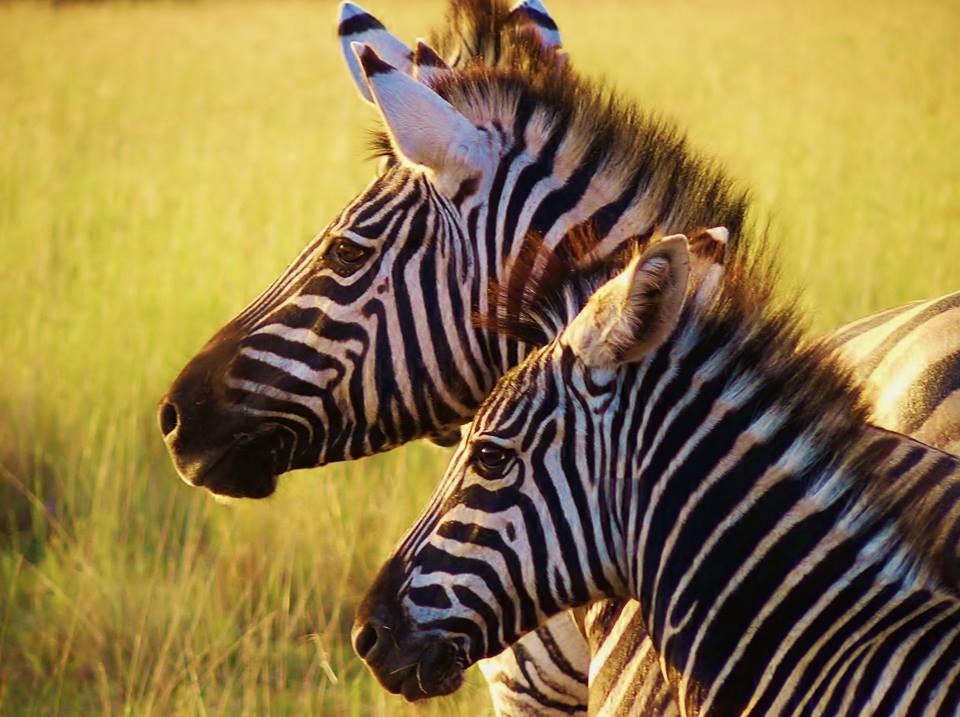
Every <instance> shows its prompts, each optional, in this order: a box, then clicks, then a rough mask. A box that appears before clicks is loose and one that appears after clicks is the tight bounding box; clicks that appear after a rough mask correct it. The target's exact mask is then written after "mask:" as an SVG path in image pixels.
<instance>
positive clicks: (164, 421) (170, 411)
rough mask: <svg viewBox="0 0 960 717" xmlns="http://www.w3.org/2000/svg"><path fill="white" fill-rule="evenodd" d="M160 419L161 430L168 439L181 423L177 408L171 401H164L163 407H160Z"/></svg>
mask: <svg viewBox="0 0 960 717" xmlns="http://www.w3.org/2000/svg"><path fill="white" fill-rule="evenodd" d="M159 419H160V430H161V431H162V432H163V437H164V438H166V437H167V436H169V435H170V434H171V433H173V432H174V431H175V430H176V429H177V424H178V423H179V422H180V421H179V416H178V415H177V407H176V406H174V405H173V404H172V403H170V402H169V401H164V402H163V405H162V406H160V414H159Z"/></svg>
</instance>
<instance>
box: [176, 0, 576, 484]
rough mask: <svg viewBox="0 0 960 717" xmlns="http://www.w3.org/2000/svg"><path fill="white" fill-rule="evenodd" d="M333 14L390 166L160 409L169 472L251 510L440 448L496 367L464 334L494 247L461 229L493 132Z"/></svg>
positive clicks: (346, 9)
mask: <svg viewBox="0 0 960 717" xmlns="http://www.w3.org/2000/svg"><path fill="white" fill-rule="evenodd" d="M539 7H540V6H539V4H538V3H536V2H529V1H528V2H525V3H522V4H521V5H519V6H518V7H517V8H516V9H515V10H514V11H513V12H512V13H511V17H512V18H513V19H512V20H511V21H512V22H514V24H516V25H518V26H520V27H521V28H522V27H527V26H531V25H532V26H533V27H534V29H535V31H536V32H538V33H540V36H542V37H543V38H546V37H547V36H546V35H543V33H542V32H541V30H540V29H537V28H538V27H539V26H538V25H537V23H536V22H535V20H536V19H537V18H533V19H531V17H533V16H530V17H528V15H529V13H527V14H523V12H526V11H530V12H534V13H535V11H537V8H539ZM521 11H523V12H521ZM341 12H342V17H341V26H340V35H341V40H342V42H343V46H344V50H345V52H346V54H347V59H348V67H349V68H350V70H351V72H352V73H353V75H354V78H355V79H356V80H357V82H358V86H359V87H360V88H361V93H362V94H363V95H364V97H365V98H367V99H368V100H369V101H371V102H372V103H373V104H374V105H375V106H376V108H377V110H378V111H379V112H380V114H381V117H382V119H383V121H384V125H385V128H386V134H387V139H388V140H389V144H390V148H391V149H390V156H389V158H388V161H387V163H386V164H387V166H386V168H385V170H384V171H383V173H382V174H381V175H380V176H378V177H377V178H376V179H375V180H374V181H373V183H372V184H371V185H370V186H369V187H368V188H367V190H366V191H364V192H363V193H362V194H360V196H358V197H357V199H356V200H354V201H353V202H352V203H351V204H350V205H349V206H348V207H347V208H346V209H345V210H344V211H343V212H342V213H341V215H340V216H339V217H337V218H336V219H335V220H334V221H333V222H332V223H331V224H330V226H328V227H327V229H325V230H324V231H323V232H322V233H321V234H320V235H319V236H318V237H317V238H316V239H315V240H314V241H313V242H312V243H311V244H310V246H308V247H307V248H306V249H305V250H304V251H303V252H302V253H301V255H300V256H299V257H298V258H297V259H296V260H295V261H294V262H293V264H292V265H291V266H290V267H289V268H288V269H287V271H286V272H285V273H284V274H283V275H282V276H281V277H280V278H279V279H277V281H276V282H274V284H273V285H272V286H271V287H270V288H268V289H267V291H265V292H264V293H263V294H262V295H261V296H260V297H259V298H258V299H257V300H256V301H254V302H253V303H252V304H251V305H250V306H249V307H248V308H247V309H245V310H244V311H243V312H242V313H241V314H240V315H239V316H237V317H236V318H235V319H233V320H232V321H231V322H230V323H229V324H228V325H227V326H225V327H224V328H223V329H221V330H220V331H219V332H218V333H217V334H216V335H215V336H214V337H213V339H211V341H210V342H209V343H208V344H207V346H205V347H204V349H203V350H202V351H201V352H200V354H199V355H197V356H196V357H195V358H194V359H193V360H192V361H190V363H189V364H188V365H187V366H186V367H185V368H184V369H183V371H182V372H181V373H180V375H179V376H178V377H177V379H176V380H175V381H174V384H173V386H172V387H171V389H170V390H169V392H168V394H167V396H166V397H165V398H164V399H163V400H162V401H161V404H160V411H159V420H160V426H161V429H162V432H163V434H164V438H165V441H166V443H167V446H168V449H169V450H170V453H171V457H172V458H173V462H174V465H175V466H176V468H177V470H178V472H179V473H180V475H181V477H182V478H183V479H184V480H185V481H187V482H188V483H190V484H192V485H202V486H204V487H206V488H208V489H209V490H211V491H212V492H214V493H218V494H223V495H231V496H240V497H251V498H261V497H265V496H267V495H270V494H271V493H272V492H273V490H274V489H275V487H276V481H277V476H278V475H280V474H281V473H284V472H286V471H289V470H292V469H296V468H305V467H311V466H316V465H322V464H325V463H330V462H333V461H341V460H349V459H353V458H358V457H361V456H366V455H370V454H372V453H376V452H379V451H385V450H389V449H390V448H393V447H395V446H399V445H401V444H403V443H405V442H407V441H410V440H413V439H415V438H420V437H436V438H438V440H440V439H441V438H442V439H444V440H449V437H450V436H451V435H454V436H455V435H457V434H456V429H457V426H459V425H460V424H462V423H464V422H465V421H467V420H469V418H470V417H471V415H472V414H473V412H474V410H475V409H476V407H477V406H478V405H479V403H480V401H481V400H482V399H483V397H484V396H485V395H486V393H487V391H488V390H489V389H490V388H491V387H492V385H493V382H494V380H495V378H496V376H497V375H498V373H499V372H500V371H501V370H502V364H504V363H505V357H504V356H502V354H501V349H500V342H499V340H494V342H493V343H494V344H495V345H494V346H490V345H488V341H489V338H488V337H487V336H485V335H484V334H483V333H482V332H480V331H479V330H477V329H475V328H473V326H472V324H471V321H470V315H471V311H472V310H473V309H475V308H477V303H478V301H481V302H482V296H481V294H482V291H481V288H480V287H485V286H486V282H487V281H488V280H489V279H491V278H496V277H495V274H496V273H497V272H498V271H499V261H500V257H499V255H498V254H496V252H497V250H498V247H495V246H494V247H490V246H484V247H482V248H481V247H479V246H478V243H477V242H476V241H475V240H468V237H469V236H471V232H470V231H469V229H468V228H469V226H470V222H471V217H472V220H473V221H474V222H475V221H476V217H477V215H478V212H480V211H481V210H482V205H483V197H485V196H486V194H487V192H488V191H489V184H490V181H491V179H492V176H493V174H494V172H495V170H496V167H497V164H498V160H499V158H500V156H501V155H502V153H503V151H504V147H505V144H506V143H507V141H508V140H507V137H506V133H504V132H503V131H501V130H499V129H498V128H497V127H496V126H495V123H493V122H492V121H491V122H490V123H488V125H489V126H488V125H484V124H482V123H477V124H474V123H473V122H471V121H469V120H468V119H467V118H466V117H465V116H464V115H463V114H461V113H460V112H458V111H457V110H455V109H454V108H453V107H452V106H451V105H450V104H449V103H447V102H446V101H445V100H444V99H443V98H441V97H440V95H438V94H437V93H436V92H434V91H433V90H432V89H430V88H429V87H428V86H427V84H425V83H434V82H437V81H440V80H441V79H442V76H443V74H444V73H449V72H451V70H450V69H449V68H448V67H447V66H446V65H445V64H444V63H443V61H442V60H441V59H440V58H439V56H438V55H437V54H436V53H435V52H434V51H433V50H431V49H430V48H429V47H428V46H427V45H425V44H424V43H422V42H421V43H419V44H418V45H417V48H416V51H415V52H413V51H410V50H408V49H407V48H406V46H405V45H403V44H402V43H401V42H399V40H397V39H396V38H394V37H393V36H392V35H390V34H389V33H387V32H386V31H385V30H384V29H383V26H382V25H380V24H379V23H378V22H377V21H376V20H375V19H374V18H372V17H371V16H369V15H367V14H366V13H364V12H363V11H362V10H360V9H359V8H357V7H356V6H355V5H352V4H350V3H344V5H343V6H342V8H341ZM514 16H516V17H514ZM538 17H539V16H538ZM546 19H547V20H548V19H549V18H546ZM540 22H541V23H542V22H545V20H544V19H543V18H540ZM554 31H555V28H554ZM554 34H555V32H554ZM549 39H550V42H553V43H556V42H558V40H557V38H554V37H553V36H550V38H549ZM356 40H361V41H363V43H366V42H367V41H369V43H370V44H363V43H358V42H356ZM541 42H542V43H543V44H544V45H546V40H545V39H541ZM374 45H375V46H376V47H377V48H378V49H379V51H380V52H382V53H383V56H384V57H387V58H390V59H392V60H393V61H394V62H396V63H398V65H399V69H398V68H397V67H394V66H393V65H391V64H389V63H388V62H387V61H386V60H385V59H383V57H381V55H380V54H378V52H377V51H376V50H374ZM548 47H549V48H551V51H553V50H554V49H555V44H554V45H548ZM464 59H468V58H464ZM474 229H476V226H474ZM474 233H475V232H474ZM491 249H492V250H493V254H490V253H487V254H486V255H485V256H482V252H484V251H487V252H489V250H491ZM514 360H515V358H514Z"/></svg>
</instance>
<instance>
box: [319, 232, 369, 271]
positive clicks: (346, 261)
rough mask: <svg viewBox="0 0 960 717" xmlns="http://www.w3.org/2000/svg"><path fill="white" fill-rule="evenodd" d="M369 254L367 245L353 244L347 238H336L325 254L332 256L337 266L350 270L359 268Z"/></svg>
mask: <svg viewBox="0 0 960 717" xmlns="http://www.w3.org/2000/svg"><path fill="white" fill-rule="evenodd" d="M369 254H370V250H369V249H368V248H367V247H364V246H360V245H359V244H355V243H353V242H352V241H350V240H349V239H337V240H335V241H334V242H333V244H332V245H331V247H330V251H329V252H328V254H327V255H328V256H332V258H333V259H334V261H335V262H336V264H338V265H339V267H337V268H340V269H342V270H343V271H346V272H351V271H354V270H356V269H357V268H359V267H360V265H361V264H362V263H363V260H364V259H366V258H367V256H368V255H369ZM341 273H342V272H341Z"/></svg>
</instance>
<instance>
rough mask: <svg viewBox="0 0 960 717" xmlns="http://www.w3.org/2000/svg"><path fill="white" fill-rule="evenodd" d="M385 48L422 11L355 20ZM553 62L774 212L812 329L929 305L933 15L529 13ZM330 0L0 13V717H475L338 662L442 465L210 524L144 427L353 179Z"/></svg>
mask: <svg viewBox="0 0 960 717" xmlns="http://www.w3.org/2000/svg"><path fill="white" fill-rule="evenodd" d="M369 5H370V9H371V10H374V11H375V12H378V13H379V14H380V15H381V16H382V17H383V18H384V19H385V20H387V21H388V22H389V23H390V24H391V26H392V27H394V28H395V29H397V31H398V32H399V33H400V34H401V35H402V36H404V37H406V38H409V39H413V38H414V37H416V36H417V35H423V34H425V33H426V27H427V25H428V24H429V23H430V22H433V21H434V19H436V18H438V17H439V14H440V12H441V6H440V3H438V2H426V1H423V2H405V3H403V4H402V5H401V4H398V3H387V2H380V3H377V2H375V1H374V0H369ZM550 6H551V10H553V11H554V13H555V15H556V17H557V18H558V21H559V23H560V25H561V28H562V30H563V31H564V37H565V40H566V43H567V46H568V49H569V50H570V52H571V56H572V57H573V58H574V62H576V63H577V64H578V65H579V66H580V67H581V68H583V69H585V70H587V71H589V72H591V73H594V74H598V75H601V74H602V75H603V76H606V77H608V78H609V79H610V80H611V81H612V82H614V83H615V84H616V85H617V86H618V87H619V88H620V89H621V90H622V91H623V92H624V93H626V94H628V95H630V96H633V97H635V98H638V99H639V100H641V101H642V102H643V103H644V104H645V105H647V106H648V107H651V108H656V109H659V110H661V111H662V112H663V113H665V114H666V115H668V116H671V117H674V118H676V119H677V120H678V121H680V122H681V123H682V124H683V125H684V126H687V127H689V128H690V133H691V140H692V142H693V143H694V144H695V145H696V146H698V147H701V148H708V149H709V151H710V154H712V155H714V156H717V157H720V158H721V159H722V160H723V161H724V162H725V163H726V164H727V165H728V167H729V169H730V171H731V172H732V173H733V174H734V175H735V176H737V177H739V178H741V179H743V180H744V182H745V183H746V184H748V185H749V186H750V187H752V188H753V190H754V193H755V196H756V197H757V203H758V206H759V207H760V214H761V215H764V216H765V215H767V214H772V216H773V221H774V226H775V227H776V230H777V231H776V234H777V236H779V237H780V238H781V241H782V245H783V256H784V267H785V272H784V273H785V275H786V277H787V279H788V281H789V282H790V283H791V284H794V285H802V286H804V287H805V305H806V306H807V307H808V309H809V311H810V314H811V321H812V324H813V326H814V328H815V329H816V330H824V329H826V328H829V327H831V326H834V325H837V324H839V323H841V322H842V321H844V320H849V319H852V318H854V317H856V316H859V315H862V314H864V313H866V312H868V311H870V310H874V309H879V308H881V307H883V306H889V305H893V304H897V303H901V302H904V301H907V300H911V299H916V298H922V297H928V296H933V295H936V294H939V293H943V292H945V291H948V290H954V289H957V288H960V238H958V229H960V179H958V176H960V163H958V159H960V157H958V153H957V147H960V123H958V122H957V121H956V118H957V117H958V116H960V96H958V93H960V89H958V88H960V84H958V83H957V81H956V80H957V71H956V68H957V67H960V44H958V43H956V37H957V31H958V29H960V11H958V9H957V8H956V6H949V5H947V4H943V3H935V2H920V3H911V4H909V5H907V4H905V3H895V2H886V3H882V4H877V3H866V2H853V3H844V4H843V6H842V8H841V6H840V5H839V4H836V3H831V2H828V0H812V1H809V2H799V1H796V2H793V1H791V2H778V3H750V2H746V1H741V2H736V3H733V4H730V3H725V4H721V5H716V4H710V3H707V2H705V1H703V2H694V1H689V2H686V1H685V2H672V3H654V2H649V3H632V2H611V3H591V4H590V5H589V8H590V9H589V11H588V10H586V9H584V8H585V7H586V6H584V5H583V4H582V3H581V4H577V3H574V2H573V1H572V0H567V1H566V2H560V1H558V0H551V2H550ZM334 16H335V8H334V5H333V4H332V3H319V2H312V3H307V2H290V3H286V2H284V3H252V2H251V3H246V2H244V3H209V4H188V3H163V2H158V3H145V4H142V5H138V4H119V3H118V4H113V3H104V4H83V5H67V6H62V7H59V8H53V7H47V6H43V5H39V4H4V5H0V53H2V54H0V57H3V61H2V62H0V259H2V261H0V336H2V337H3V341H2V344H0V346H2V350H0V377H2V379H3V383H2V384H0V466H2V468H0V533H2V537H0V713H2V714H37V715H49V714H66V715H74V714H96V713H101V712H102V713H104V714H130V715H147V714H156V715H167V714H185V715H193V714H209V715H235V714H247V715H261V714H297V715H301V714H303V715H310V714H316V715H320V714H324V715H326V714H334V715H341V714H343V715H368V714H375V715H380V714H391V713H397V714H399V713H406V712H408V711H413V712H415V713H422V714H449V713H451V712H456V711H457V710H459V713H460V714H464V715H473V714H477V713H478V712H483V711H485V710H487V707H486V705H487V702H486V699H487V698H486V695H485V692H484V690H483V688H482V686H481V685H480V681H479V676H478V675H474V676H473V681H472V682H471V683H470V684H469V686H468V687H467V688H466V689H465V690H464V692H463V693H461V695H459V696H458V697H457V698H456V699H451V700H448V701H446V702H444V703H441V704H440V705H433V706H426V707H422V706H421V707H414V708H410V707H407V706H405V705H404V704H403V703H402V702H400V701H399V700H397V699H395V698H392V697H389V696H387V695H385V693H383V692H382V691H381V690H380V689H379V688H377V687H376V685H375V684H374V683H373V680H372V678H370V677H369V676H368V675H367V674H366V673H365V671H364V670H363V669H362V667H361V666H360V664H359V662H358V661H357V660H356V659H355V658H354V657H353V655H352V651H351V649H350V647H349V642H348V630H349V624H350V620H351V618H352V615H353V610H354V606H355V604H356V600H357V599H358V598H359V596H360V595H361V594H362V592H363V590H364V587H365V586H366V584H367V582H368V581H369V580H370V578H371V576H372V574H373V572H374V571H375V569H376V567H377V566H378V564H379V561H380V560H381V559H382V557H383V556H384V555H385V554H386V553H387V551H388V550H389V548H390V546H391V545H392V544H393V543H394V541H395V540H396V539H397V538H398V537H399V536H400V534H401V533H402V531H403V529H404V528H405V527H406V525H407V523H408V522H409V520H410V519H411V518H412V516H413V515H414V513H415V512H416V510H417V509H418V507H419V505H420V504H421V502H422V501H423V500H425V498H426V495H427V493H428V491H429V489H430V486H431V485H432V482H433V481H434V480H435V479H436V478H437V477H438V475H439V473H440V471H441V470H442V467H443V464H444V462H445V454H444V453H443V452H442V451H440V450H438V449H433V448H431V447H428V446H426V445H419V444H418V445H414V446H410V447H408V448H406V449H404V450H401V451H397V452H395V453H392V454H389V455H386V456H381V457H379V458H375V459H371V460H366V461H362V462H359V463H356V464H351V465H345V466H332V467H329V468H327V469H324V470H320V471H312V472H309V473H306V474H302V475H301V474H298V475H295V476H293V477H291V478H288V479H286V480H285V481H284V482H283V484H282V489H281V490H280V492H279V494H278V495H277V496H276V497H275V498H273V499H271V500H269V501H267V502H264V503H255V504H253V503H251V504H236V505H233V506H229V507H223V506H219V505H215V504H213V502H212V501H210V500H209V499H208V498H207V497H206V496H204V495H202V494H201V493H199V492H197V491H191V490H190V489H188V488H187V487H186V486H184V485H183V484H182V483H180V481H179V480H178V479H177V478H176V476H175V474H174V472H173V470H172V468H171V466H170V464H169V461H168V460H167V458H166V456H165V455H164V452H163V448H162V446H161V444H160V441H159V436H158V432H157V430H156V428H155V424H154V418H153V409H154V405H155V403H156V401H157V400H158V399H159V397H160V395H161V394H162V393H163V391H164V389H165V387H166V385H167V384H168V382H169V381H170V379H171V378H172V376H173V375H174V374H175V373H176V371H177V370H178V368H179V367H180V366H181V365H182V364H183V363H184V362H185V361H186V359H187V358H189V356H190V355H191V354H192V352H193V351H195V350H196V349H197V348H198V347H199V346H200V345H201V344H202V343H203V342H204V340H205V339H206V338H207V337H208V336H209V335H210V334H212V333H213V332H214V331H215V330H216V329H217V328H218V327H219V326H220V325H221V324H222V323H223V322H224V321H226V320H227V319H228V318H229V317H230V316H231V315H232V314H233V313H235V312H236V311H237V310H238V309H240V308H241V307H242V306H243V304H244V303H245V302H246V301H248V300H249V299H250V298H252V297H253V296H254V295H255V294H256V293H257V291H258V290H259V289H261V288H262V287H264V286H265V285H266V284H267V283H268V282H269V281H270V280H271V279H272V278H274V277H275V276H276V275H277V274H278V273H279V272H280V270H281V269H282V268H283V266H284V264H285V263H286V261H287V260H289V259H290V258H291V257H292V256H293V255H295V254H296V252H297V250H298V249H299V248H300V247H301V246H302V244H303V243H304V242H305V241H306V240H307V239H308V238H309V237H310V236H311V235H312V234H313V233H314V232H316V231H317V230H319V229H320V228H321V227H322V226H323V225H324V224H325V223H326V221H328V220H329V219H330V218H331V217H332V216H333V215H334V213H335V212H336V211H337V209H338V208H339V207H341V206H342V205H343V204H344V202H345V201H346V200H347V199H348V198H349V197H350V196H351V195H352V194H354V193H356V192H357V191H358V190H359V189H360V188H361V187H362V186H363V184H364V183H365V181H366V180H367V178H368V177H369V176H370V174H371V172H372V171H373V167H372V166H371V165H370V164H369V163H364V162H362V161H361V158H362V156H363V154H364V152H365V150H364V144H365V139H366V138H365V135H364V128H366V127H368V126H370V125H371V123H372V118H373V115H372V113H371V111H370V110H369V109H368V108H367V107H365V106H364V105H363V103H362V102H361V101H360V100H359V99H358V98H357V96H356V94H355V91H354V89H353V87H352V85H351V83H350V81H349V79H348V78H347V76H346V72H345V71H344V69H343V66H342V61H341V59H340V57H339V54H338V53H339V49H338V46H337V43H336V40H335V37H334V33H333V22H334V21H333V18H334Z"/></svg>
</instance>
